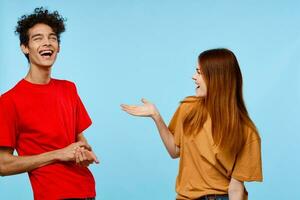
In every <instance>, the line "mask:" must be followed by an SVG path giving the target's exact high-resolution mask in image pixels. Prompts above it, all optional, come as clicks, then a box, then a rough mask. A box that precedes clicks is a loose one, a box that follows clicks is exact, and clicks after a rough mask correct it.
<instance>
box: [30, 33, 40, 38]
mask: <svg viewBox="0 0 300 200" xmlns="http://www.w3.org/2000/svg"><path fill="white" fill-rule="evenodd" d="M38 36H43V35H42V34H40V33H37V34H34V35H32V36H31V38H34V37H38Z"/></svg>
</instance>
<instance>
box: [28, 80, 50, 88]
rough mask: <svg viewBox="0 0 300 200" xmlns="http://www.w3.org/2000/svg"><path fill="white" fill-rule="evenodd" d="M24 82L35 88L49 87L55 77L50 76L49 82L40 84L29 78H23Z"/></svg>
mask: <svg viewBox="0 0 300 200" xmlns="http://www.w3.org/2000/svg"><path fill="white" fill-rule="evenodd" d="M22 82H23V83H24V84H26V85H28V86H30V87H35V88H45V87H49V86H51V85H52V82H53V79H52V78H50V80H49V82H48V83H45V84H39V83H32V82H30V81H28V80H26V79H25V78H23V79H22Z"/></svg>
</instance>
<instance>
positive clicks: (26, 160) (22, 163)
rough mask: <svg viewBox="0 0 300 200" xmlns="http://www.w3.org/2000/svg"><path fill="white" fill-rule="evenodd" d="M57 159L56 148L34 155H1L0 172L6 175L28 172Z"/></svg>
mask: <svg viewBox="0 0 300 200" xmlns="http://www.w3.org/2000/svg"><path fill="white" fill-rule="evenodd" d="M57 160H58V152H57V150H55V151H51V152H47V153H42V154H39V155H34V156H14V155H11V154H9V155H8V154H6V155H3V154H2V153H1V158H0V174H1V176H8V175H14V174H19V173H23V172H29V171H31V170H34V169H36V168H39V167H42V166H45V165H48V164H51V163H53V162H56V161H57Z"/></svg>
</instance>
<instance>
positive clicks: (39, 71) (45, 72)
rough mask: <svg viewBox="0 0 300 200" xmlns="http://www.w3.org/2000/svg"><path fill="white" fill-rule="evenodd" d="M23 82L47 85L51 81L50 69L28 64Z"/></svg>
mask: <svg viewBox="0 0 300 200" xmlns="http://www.w3.org/2000/svg"><path fill="white" fill-rule="evenodd" d="M25 80H26V81H29V82H30V83H34V84H48V83H49V82H50V80H51V67H49V68H45V67H37V66H35V65H32V64H30V69H29V71H28V73H27V75H26V76H25Z"/></svg>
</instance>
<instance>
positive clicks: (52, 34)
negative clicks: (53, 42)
mask: <svg viewBox="0 0 300 200" xmlns="http://www.w3.org/2000/svg"><path fill="white" fill-rule="evenodd" d="M49 36H56V37H57V35H56V33H50V34H49Z"/></svg>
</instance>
